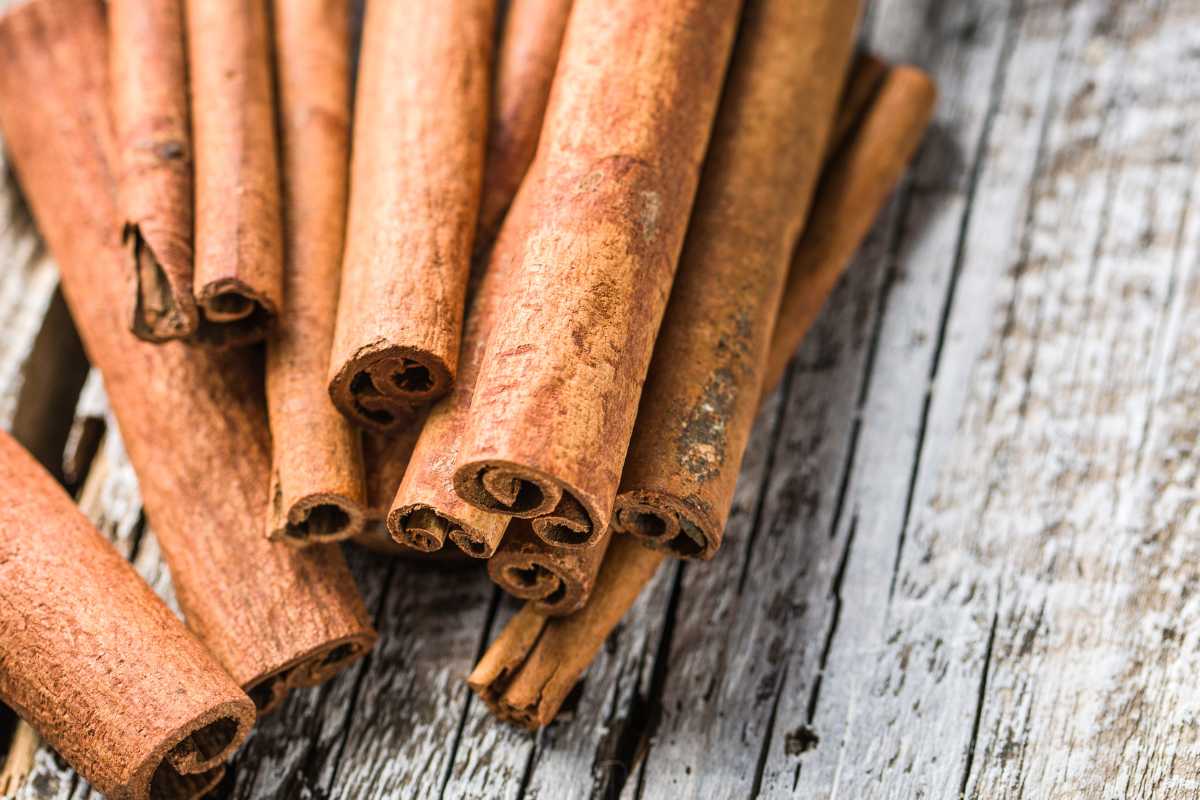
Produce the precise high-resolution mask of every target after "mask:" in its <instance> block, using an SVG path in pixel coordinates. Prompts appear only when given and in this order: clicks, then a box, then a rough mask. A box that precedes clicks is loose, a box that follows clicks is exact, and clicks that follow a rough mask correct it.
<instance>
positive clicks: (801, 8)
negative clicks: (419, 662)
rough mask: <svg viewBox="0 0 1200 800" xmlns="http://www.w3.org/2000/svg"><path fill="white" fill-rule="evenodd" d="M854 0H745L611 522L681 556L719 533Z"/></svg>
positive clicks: (842, 61) (845, 56)
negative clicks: (799, 110) (694, 204)
mask: <svg viewBox="0 0 1200 800" xmlns="http://www.w3.org/2000/svg"><path fill="white" fill-rule="evenodd" d="M859 6H860V4H859V3H858V2H857V1H850V2H848V1H847V0H813V1H812V2H807V3H796V2H794V0H750V2H748V3H747V5H746V12H745V14H744V15H743V17H742V27H741V30H740V31H739V34H738V44H737V47H736V49H735V50H734V57H733V64H732V66H731V67H730V71H729V80H728V81H727V83H726V86H725V93H724V95H723V98H722V102H721V109H720V111H719V112H718V114H717V122H716V128H715V130H714V133H713V141H712V145H711V146H710V148H709V155H708V158H707V160H706V162H705V168H704V177H703V179H702V181H701V183H700V191H699V193H698V195H697V199H696V208H695V210H694V211H693V212H692V222H691V227H690V228H689V230H688V238H687V242H686V243H685V245H684V250H683V256H682V258H680V263H679V270H678V273H677V274H676V277H675V284H674V287H673V288H672V290H671V300H670V303H669V304H668V306H667V312H666V316H665V317H664V319H663V324H662V327H661V329H660V331H659V335H658V341H657V342H656V343H655V346H654V359H653V360H652V361H651V364H650V372H649V377H648V378H647V381H646V387H645V389H644V390H643V393H642V401H641V406H640V408H639V409H638V417H637V424H636V425H635V426H634V433H633V439H632V440H631V441H630V444H629V454H628V456H627V457H626V460H625V470H624V472H623V473H622V475H621V493H620V497H619V499H618V501H617V505H616V512H615V514H614V515H613V523H612V527H613V530H614V531H616V532H618V533H629V534H632V535H634V536H637V537H638V538H640V539H642V540H643V541H644V542H645V543H646V544H647V545H649V546H653V547H661V548H663V549H665V550H667V551H669V552H670V553H672V554H673V555H676V556H680V557H684V558H704V559H709V558H712V557H713V556H714V555H715V554H716V552H717V548H718V547H720V545H721V536H722V533H723V532H724V530H725V519H726V517H727V516H728V514H729V507H730V505H731V504H732V503H733V490H734V486H735V484H736V483H737V476H738V472H739V470H740V468H741V464H742V454H743V452H744V450H745V448H746V442H747V440H748V439H749V438H750V429H751V426H752V425H753V423H754V416H755V412H756V411H757V410H758V397H759V387H760V384H761V382H762V375H763V370H764V368H765V365H766V359H767V347H768V345H769V343H770V334H771V328H772V327H773V326H774V319H775V313H776V311H777V310H778V308H779V298H780V292H781V290H782V289H783V284H784V281H785V279H786V277H787V271H788V262H789V261H790V257H791V252H792V247H793V246H794V245H795V243H796V239H797V238H798V237H799V235H800V230H801V228H802V227H803V226H804V221H805V218H806V216H807V214H808V206H809V200H810V198H811V197H812V193H813V190H814V189H815V188H816V185H817V180H818V178H819V177H820V174H821V166H822V163H823V161H824V156H825V152H826V149H827V147H828V142H829V136H830V133H831V131H832V130H833V127H834V118H835V116H836V112H837V107H838V100H839V98H840V97H841V94H842V86H843V84H844V83H845V75H846V72H847V68H848V67H849V64H850V59H851V55H852V53H853V49H854V32H855V27H856V23H857V20H858V14H859ZM801 108H802V109H804V113H802V114H800V113H797V112H796V110H797V109H801Z"/></svg>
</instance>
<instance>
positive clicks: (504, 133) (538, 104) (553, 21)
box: [475, 0, 571, 252]
mask: <svg viewBox="0 0 1200 800" xmlns="http://www.w3.org/2000/svg"><path fill="white" fill-rule="evenodd" d="M570 13H571V0H512V2H510V3H509V5H508V12H507V13H506V14H505V18H504V27H503V29H502V31H501V33H500V44H499V47H498V49H497V52H496V69H495V72H496V74H495V79H494V81H493V89H492V106H491V108H492V112H491V121H490V123H489V125H488V143H487V158H486V159H485V160H484V172H483V197H482V198H481V199H480V201H479V229H478V233H477V234H476V239H477V241H476V246H475V249H476V251H477V252H479V251H481V250H483V249H484V248H485V247H486V246H489V245H491V243H492V241H493V240H494V239H495V238H496V234H497V232H498V231H499V230H500V222H501V220H502V219H503V218H504V212H506V211H507V210H508V206H509V204H510V203H511V202H512V199H513V197H514V196H515V195H516V193H517V187H519V186H520V185H521V181H522V180H523V179H524V177H525V172H526V171H527V170H528V169H529V164H530V162H532V161H533V154H534V152H535V151H536V150H537V143H538V137H539V136H540V135H541V132H542V117H543V115H544V114H545V113H546V103H547V101H548V100H549V99H550V85H551V83H552V82H553V80H554V70H555V67H557V66H558V53H559V50H561V48H562V39H563V32H564V31H565V30H566V28H567V17H568V16H570Z"/></svg>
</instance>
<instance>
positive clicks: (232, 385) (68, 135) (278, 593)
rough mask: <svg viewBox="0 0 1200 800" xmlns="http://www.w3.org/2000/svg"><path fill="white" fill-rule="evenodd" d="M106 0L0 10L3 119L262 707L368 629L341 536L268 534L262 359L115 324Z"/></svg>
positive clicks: (220, 639)
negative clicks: (315, 540)
mask: <svg viewBox="0 0 1200 800" xmlns="http://www.w3.org/2000/svg"><path fill="white" fill-rule="evenodd" d="M105 37H106V31H105V27H104V11H103V6H102V4H101V3H99V2H98V0H34V1H33V2H30V3H27V4H25V5H22V6H20V7H19V8H18V9H17V10H16V11H15V12H13V13H12V14H10V15H9V16H8V17H7V18H5V20H4V22H3V23H0V59H2V62H0V129H2V130H3V133H4V137H5V141H6V143H7V145H8V146H9V149H10V152H11V154H12V157H13V165H14V166H15V167H16V170H17V174H18V177H19V178H20V180H21V185H22V187H23V188H24V190H25V193H26V196H27V197H28V199H29V201H30V204H31V206H32V208H33V212H34V216H35V218H36V220H37V222H38V224H39V227H40V230H41V231H42V234H43V235H44V236H45V237H46V239H47V241H48V243H49V245H50V249H51V251H52V252H53V253H54V255H55V257H56V259H57V261H58V264H59V268H60V270H61V273H62V284H63V289H64V292H65V295H66V299H67V303H68V305H69V307H70V309H71V312H72V314H73V316H74V319H75V323H76V326H77V327H78V328H79V332H80V334H81V336H82V338H83V341H84V345H85V347H86V349H87V351H88V355H89V356H90V358H91V361H92V363H93V364H94V365H95V366H97V367H98V368H99V369H100V371H101V373H102V374H103V376H104V383H105V388H106V389H107V391H108V396H109V400H110V401H111V403H112V406H113V410H114V411H115V412H116V417H117V421H118V423H119V425H120V428H121V436H122V438H123V439H124V441H125V445H126V447H127V449H128V451H129V457H130V461H131V462H132V463H133V467H134V469H135V471H136V472H137V475H138V481H139V484H140V489H141V492H142V498H143V501H144V503H145V506H146V511H147V514H148V516H149V520H150V523H151V524H152V525H153V526H154V529H155V532H156V533H157V534H158V538H159V541H160V543H161V545H162V548H163V552H164V554H165V556H166V558H167V562H168V565H169V566H170V569H171V577H172V579H173V581H174V584H175V589H176V594H177V596H178V598H179V603H180V606H181V607H182V609H183V611H184V613H185V614H186V616H187V621H188V625H189V627H190V628H191V629H192V630H193V631H194V632H195V633H196V634H197V635H198V636H199V638H200V640H201V641H202V642H203V643H204V644H205V645H206V646H207V647H208V649H209V650H210V651H212V653H213V655H215V656H216V658H217V660H218V661H219V662H220V663H221V664H222V666H224V667H225V669H226V671H228V672H229V674H230V675H232V676H233V678H234V679H235V680H236V681H237V682H238V683H239V684H240V685H241V686H243V687H245V688H246V689H247V691H248V692H249V693H250V695H251V697H252V698H253V699H254V700H255V701H256V704H257V705H258V706H259V708H260V710H261V709H264V708H269V707H270V706H272V705H273V704H274V703H276V702H278V701H279V700H281V699H282V697H283V693H284V692H285V691H286V689H287V688H289V687H291V686H306V685H310V684H313V683H316V682H320V681H322V680H324V679H325V678H328V677H329V676H331V675H332V674H334V673H336V672H337V671H339V670H340V669H341V668H343V667H344V666H345V665H346V664H347V663H348V662H350V661H352V660H354V659H355V658H357V657H359V656H361V655H362V654H363V653H365V652H366V651H367V650H368V649H369V648H370V646H371V644H372V642H373V641H374V631H372V630H371V626H370V622H369V620H368V617H367V614H366V609H365V608H364V607H363V604H362V599H361V598H360V597H359V594H358V592H357V589H356V588H355V586H354V581H353V578H351V576H350V572H349V570H348V569H347V567H346V563H345V560H344V558H343V557H342V554H341V551H340V550H339V549H338V548H337V546H336V545H323V546H317V547H311V548H307V549H305V550H296V549H293V548H289V547H284V546H282V545H274V544H272V543H270V542H268V541H267V540H266V538H265V537H264V536H263V535H262V520H263V516H264V514H265V512H266V506H267V478H268V474H269V470H270V458H269V452H268V447H269V443H268V441H267V439H268V436H267V422H266V416H265V414H264V410H263V398H262V394H261V391H262V386H261V367H258V365H256V364H254V363H251V361H250V360H249V359H247V358H244V357H234V356H235V355H236V354H221V353H215V352H213V351H211V350H209V349H206V348H191V347H186V346H184V345H182V344H179V343H167V344H163V345H151V344H148V343H144V342H140V341H139V340H138V339H136V338H135V337H134V336H133V335H132V334H131V333H130V332H129V331H128V330H127V328H126V326H124V325H123V324H121V312H120V309H121V308H122V304H121V297H122V294H123V290H122V288H121V287H122V281H121V275H122V274H123V269H124V266H123V265H124V260H123V258H124V256H123V253H122V250H121V245H120V241H119V239H118V235H117V234H118V232H117V231H115V230H114V229H113V225H112V219H114V215H115V214H116V213H117V210H116V202H115V200H116V198H115V184H114V181H113V172H114V170H113V167H114V161H113V157H114V155H115V152H116V151H115V143H114V141H113V136H112V131H111V130H110V127H109V123H108V111H107V108H108V104H107V98H106V96H105V92H104V86H105V82H106V69H105V62H106V59H107V53H106V41H105Z"/></svg>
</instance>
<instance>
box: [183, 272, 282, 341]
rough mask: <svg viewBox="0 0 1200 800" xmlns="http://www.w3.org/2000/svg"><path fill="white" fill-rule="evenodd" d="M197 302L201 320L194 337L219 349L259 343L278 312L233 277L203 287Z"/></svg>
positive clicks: (267, 299)
mask: <svg viewBox="0 0 1200 800" xmlns="http://www.w3.org/2000/svg"><path fill="white" fill-rule="evenodd" d="M196 302H197V304H198V305H199V306H200V316H201V319H200V324H199V326H198V327H197V330H196V334H195V336H194V338H195V340H196V341H197V342H198V343H200V344H203V345H207V346H209V347H214V348H218V349H220V348H231V347H242V346H245V345H249V344H254V343H256V342H260V341H262V340H263V339H265V338H266V337H267V333H268V332H269V331H270V329H271V325H272V324H273V323H274V320H275V318H276V316H277V315H278V313H279V309H278V308H276V306H275V303H273V302H272V301H271V300H270V299H269V298H268V297H266V296H265V295H262V294H260V293H259V292H256V291H255V290H254V289H253V288H251V287H250V286H249V285H248V284H246V283H244V282H243V281H240V280H238V279H236V278H224V279H222V280H219V281H213V282H212V283H209V284H207V285H205V286H204V287H203V288H202V289H201V290H200V292H199V294H198V296H197V298H196Z"/></svg>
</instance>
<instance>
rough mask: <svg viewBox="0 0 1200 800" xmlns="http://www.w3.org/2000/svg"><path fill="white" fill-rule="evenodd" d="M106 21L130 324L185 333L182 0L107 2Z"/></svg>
mask: <svg viewBox="0 0 1200 800" xmlns="http://www.w3.org/2000/svg"><path fill="white" fill-rule="evenodd" d="M108 20H109V34H110V41H111V48H110V55H111V68H112V108H113V123H114V125H115V127H116V130H117V141H118V143H119V145H120V148H121V164H120V167H121V171H120V177H119V182H120V191H119V195H120V206H121V216H120V220H121V230H122V238H123V239H124V241H125V245H126V247H127V248H128V249H129V256H128V259H129V260H128V266H127V268H126V269H127V272H128V274H130V275H131V276H132V277H133V284H134V297H133V298H132V299H133V302H132V303H131V306H132V314H131V315H130V322H129V324H130V327H131V330H132V331H133V332H134V334H136V335H137V336H138V337H139V338H141V339H145V340H146V341H150V342H163V341H168V340H170V339H186V338H188V337H190V336H192V335H193V334H194V333H195V332H196V327H197V325H198V323H199V312H198V311H197V310H196V301H195V298H194V297H193V296H192V136H191V130H190V124H191V123H190V117H189V110H188V84H187V80H188V79H187V57H186V55H185V52H184V49H185V41H184V24H183V3H182V0H111V2H110V3H109V4H108Z"/></svg>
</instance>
